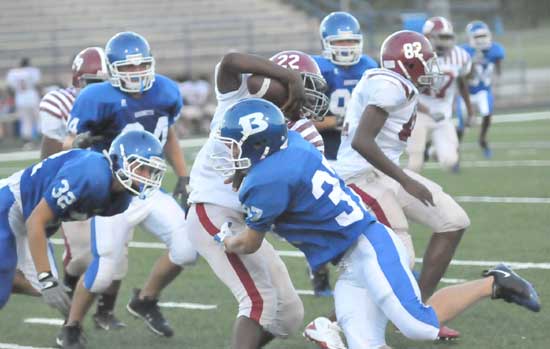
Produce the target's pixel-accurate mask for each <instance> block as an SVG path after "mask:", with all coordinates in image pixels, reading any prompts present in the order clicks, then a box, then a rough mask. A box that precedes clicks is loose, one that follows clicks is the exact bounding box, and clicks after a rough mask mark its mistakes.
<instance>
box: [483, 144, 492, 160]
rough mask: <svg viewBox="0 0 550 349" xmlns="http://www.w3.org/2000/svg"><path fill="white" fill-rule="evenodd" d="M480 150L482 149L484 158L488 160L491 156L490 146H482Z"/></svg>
mask: <svg viewBox="0 0 550 349" xmlns="http://www.w3.org/2000/svg"><path fill="white" fill-rule="evenodd" d="M482 150H483V156H484V157H485V159H487V160H489V159H491V158H492V157H493V151H492V150H491V148H489V146H486V147H484V148H482Z"/></svg>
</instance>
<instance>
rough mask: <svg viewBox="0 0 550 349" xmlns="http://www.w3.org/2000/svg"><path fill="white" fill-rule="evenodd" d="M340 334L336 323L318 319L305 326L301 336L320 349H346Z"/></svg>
mask: <svg viewBox="0 0 550 349" xmlns="http://www.w3.org/2000/svg"><path fill="white" fill-rule="evenodd" d="M340 332H342V329H341V328H340V326H338V324H337V323H335V322H332V321H330V320H329V319H327V318H326V317H318V318H316V319H315V320H313V321H312V322H310V323H309V324H308V325H307V326H306V329H305V330H304V333H303V335H304V337H306V338H307V339H308V340H310V341H312V342H313V343H315V344H317V345H318V346H319V348H322V349H346V345H345V344H344V342H343V341H342V338H341V337H340Z"/></svg>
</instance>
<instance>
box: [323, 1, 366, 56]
mask: <svg viewBox="0 0 550 349" xmlns="http://www.w3.org/2000/svg"><path fill="white" fill-rule="evenodd" d="M319 32H320V34H321V43H322V45H323V56H325V57H326V58H328V59H330V61H331V62H332V63H334V64H336V65H354V64H356V63H357V62H359V60H360V59H361V54H363V34H362V33H361V26H360V25H359V22H358V21H357V19H356V18H355V17H353V16H352V15H350V14H349V13H347V12H332V13H331V14H329V15H327V16H326V17H325V18H323V21H322V22H321V26H320V28H319ZM343 40H349V41H354V42H355V44H351V45H350V44H348V45H342V44H341V43H340V42H341V41H343Z"/></svg>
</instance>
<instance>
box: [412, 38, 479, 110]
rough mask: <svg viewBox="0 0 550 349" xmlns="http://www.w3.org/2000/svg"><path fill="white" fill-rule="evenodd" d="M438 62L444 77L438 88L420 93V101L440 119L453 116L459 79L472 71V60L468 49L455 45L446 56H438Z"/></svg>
mask: <svg viewBox="0 0 550 349" xmlns="http://www.w3.org/2000/svg"><path fill="white" fill-rule="evenodd" d="M437 63H438V64H439V69H440V70H441V73H442V74H443V79H442V81H441V83H439V84H438V85H439V86H438V87H437V89H435V90H426V91H425V92H424V93H422V94H421V95H420V103H422V104H423V105H425V106H426V107H428V109H429V110H430V115H431V116H432V117H433V118H434V119H436V121H439V120H441V119H450V118H451V117H452V115H453V102H454V99H455V96H456V94H457V92H458V81H457V79H459V78H460V77H463V76H466V75H468V74H469V73H470V70H471V69H472V61H471V58H470V55H469V54H468V52H466V50H464V49H463V48H462V47H459V46H455V47H453V49H452V50H450V51H449V52H447V53H446V54H445V55H444V56H441V57H437Z"/></svg>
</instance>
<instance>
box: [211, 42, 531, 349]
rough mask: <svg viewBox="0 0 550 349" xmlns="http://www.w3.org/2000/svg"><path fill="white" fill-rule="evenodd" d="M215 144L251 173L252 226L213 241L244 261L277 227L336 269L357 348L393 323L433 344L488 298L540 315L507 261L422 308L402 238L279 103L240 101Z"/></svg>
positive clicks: (224, 231)
mask: <svg viewBox="0 0 550 349" xmlns="http://www.w3.org/2000/svg"><path fill="white" fill-rule="evenodd" d="M402 33H403V32H401V34H397V35H398V36H399V35H402ZM410 33H414V32H410ZM414 35H417V36H418V37H420V38H422V37H421V36H420V35H419V34H417V33H414ZM394 37H395V36H394ZM422 39H423V38H422ZM388 40H390V42H388ZM391 40H392V36H390V38H389V39H387V40H386V43H387V44H390V45H391ZM416 40H417V39H416V38H415V39H413V41H410V42H405V44H407V43H411V44H412V43H415V42H419V41H416ZM424 40H425V39H424ZM425 42H426V44H428V42H427V41H425ZM399 44H400V45H402V44H404V43H403V41H399ZM428 45H429V44H428ZM423 52H425V53H427V52H426V51H425V50H424V51H423ZM384 58H386V61H384V63H383V64H384V65H387V64H390V63H389V61H388V57H387V56H384ZM426 59H429V57H426ZM394 63H396V62H394ZM360 84H361V83H360ZM358 87H359V86H358ZM413 91H414V90H413ZM411 92H412V91H411ZM352 99H353V98H352ZM357 136H362V134H359V133H358V134H357ZM216 139H217V140H218V141H219V142H220V143H221V144H223V145H224V146H226V147H227V148H228V149H230V150H231V152H230V156H229V157H228V158H226V160H228V162H229V163H228V164H227V165H226V167H225V168H224V169H227V168H230V167H233V168H234V169H244V168H246V169H247V175H246V178H245V179H244V182H243V184H242V186H241V188H240V191H239V200H240V201H241V203H242V204H243V207H244V208H245V212H246V226H245V227H238V228H236V229H234V228H233V226H232V225H231V222H226V223H224V224H223V225H222V226H221V229H220V230H219V232H217V233H215V235H214V236H213V241H215V242H216V243H217V244H219V245H220V247H219V248H220V250H223V251H224V252H225V254H226V255H227V256H237V255H238V256H239V257H240V258H246V257H247V256H249V255H250V254H254V253H257V251H259V250H261V246H262V245H263V243H264V237H265V234H266V233H267V232H268V231H270V230H271V229H272V227H273V229H274V231H275V232H276V233H277V234H279V235H281V236H282V237H284V238H285V239H286V240H287V241H288V242H289V243H291V244H292V245H294V246H295V247H297V248H298V249H300V250H301V251H302V252H303V253H304V254H305V256H306V258H307V260H308V263H309V264H310V266H311V268H312V269H313V270H316V269H317V268H319V267H320V266H321V265H323V264H325V263H327V262H333V263H339V265H340V267H341V270H342V272H341V274H340V276H339V279H338V281H337V283H336V287H335V295H334V297H335V304H336V312H337V315H338V321H339V323H340V324H341V325H342V327H343V329H344V332H345V334H346V339H347V343H348V346H349V348H350V349H364V348H387V345H386V341H385V329H386V324H387V322H388V320H390V321H392V322H393V323H394V324H395V325H396V326H397V328H399V330H400V331H401V332H402V333H403V334H404V335H405V336H406V337H408V338H410V339H413V340H435V339H436V338H437V337H438V335H439V333H440V328H441V326H442V324H444V323H445V322H447V321H450V320H451V319H453V318H454V317H456V316H458V315H459V314H460V313H462V312H463V311H465V310H466V309H467V308H469V307H470V306H472V305H474V304H475V303H476V302H478V301H480V300H482V299H484V298H488V297H491V298H493V299H497V298H501V299H504V300H505V301H508V302H513V303H516V304H518V305H521V306H523V307H525V308H527V309H529V310H531V311H535V312H537V311H540V302H539V298H538V295H537V293H536V291H535V289H534V288H533V286H532V285H531V284H530V283H529V282H527V281H526V280H524V279H522V278H521V277H519V276H518V275H517V274H515V273H514V272H513V271H512V270H511V269H509V268H507V267H506V266H504V265H498V266H496V267H495V268H493V269H490V270H486V271H485V272H484V273H483V276H484V278H482V279H478V280H474V281H470V282H466V283H464V284H460V285H455V286H450V287H446V288H443V289H441V290H439V291H438V292H436V293H435V294H434V295H433V296H431V297H430V298H429V299H428V301H427V303H426V304H424V303H423V302H422V301H421V298H420V291H419V288H418V285H417V283H416V280H415V278H414V276H413V274H412V272H411V269H410V267H409V258H410V257H409V256H408V254H407V250H406V249H405V247H404V245H403V244H402V242H401V241H400V239H399V238H398V237H397V236H396V235H395V233H394V232H393V231H392V230H391V229H390V228H388V227H387V226H385V225H383V224H381V223H380V222H378V221H377V220H376V219H375V218H374V217H373V216H371V215H370V213H369V212H368V211H367V209H366V208H365V207H364V206H363V204H362V202H361V199H360V197H359V196H358V195H357V194H356V193H355V192H354V191H353V190H352V189H350V188H348V187H347V186H346V185H345V184H344V181H343V180H342V179H341V178H340V177H339V176H338V175H337V174H336V172H334V170H333V169H332V168H331V166H330V164H329V163H328V161H327V160H326V159H325V158H324V157H323V155H322V154H320V153H319V152H318V151H316V150H315V148H314V147H313V146H312V145H311V144H309V143H308V142H306V141H305V140H303V139H302V137H300V135H298V134H297V133H296V132H293V131H287V127H286V125H285V120H284V116H283V114H282V112H281V111H280V110H279V109H278V108H277V107H276V106H275V105H274V104H272V103H270V102H268V101H265V100H262V99H257V98H252V99H245V100H242V101H240V102H238V103H236V104H234V105H233V106H231V107H230V108H229V109H228V110H227V112H226V113H225V115H224V117H223V121H222V123H221V128H220V132H219V135H218V136H217V137H216ZM297 163H299V164H301V166H296V164H297ZM235 232H238V233H237V234H235Z"/></svg>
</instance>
